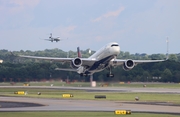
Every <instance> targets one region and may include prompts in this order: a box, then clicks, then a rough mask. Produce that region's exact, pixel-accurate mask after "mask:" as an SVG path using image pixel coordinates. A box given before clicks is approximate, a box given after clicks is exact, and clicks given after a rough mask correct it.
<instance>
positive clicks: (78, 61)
mask: <svg viewBox="0 0 180 117" xmlns="http://www.w3.org/2000/svg"><path fill="white" fill-rule="evenodd" d="M81 65H82V60H81V59H80V58H75V59H73V60H72V62H71V67H73V68H79V67H80V66H81Z"/></svg>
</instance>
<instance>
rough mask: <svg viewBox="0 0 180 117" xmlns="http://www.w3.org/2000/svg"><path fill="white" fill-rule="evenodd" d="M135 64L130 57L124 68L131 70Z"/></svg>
mask: <svg viewBox="0 0 180 117" xmlns="http://www.w3.org/2000/svg"><path fill="white" fill-rule="evenodd" d="M134 66H135V63H134V61H133V60H131V59H129V60H127V61H125V62H124V64H123V69H124V70H126V71H128V70H131V69H132V68H133V67H134Z"/></svg>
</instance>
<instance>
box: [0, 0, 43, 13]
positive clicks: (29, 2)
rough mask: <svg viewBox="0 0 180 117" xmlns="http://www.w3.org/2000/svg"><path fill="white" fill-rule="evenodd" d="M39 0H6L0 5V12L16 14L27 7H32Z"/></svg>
mask: <svg viewBox="0 0 180 117" xmlns="http://www.w3.org/2000/svg"><path fill="white" fill-rule="evenodd" d="M39 2H40V0H6V1H3V2H2V3H1V5H0V12H5V13H6V14H7V13H10V14H16V13H19V12H21V11H23V10H24V9H27V8H34V7H35V6H36V5H38V3H39Z"/></svg>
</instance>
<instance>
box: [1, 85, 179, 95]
mask: <svg viewBox="0 0 180 117" xmlns="http://www.w3.org/2000/svg"><path fill="white" fill-rule="evenodd" d="M0 88H39V89H57V90H85V91H89V92H99V91H100V92H140V93H176V94H180V89H179V88H144V87H142V88H134V87H63V86H53V87H51V86H29V87H27V86H0Z"/></svg>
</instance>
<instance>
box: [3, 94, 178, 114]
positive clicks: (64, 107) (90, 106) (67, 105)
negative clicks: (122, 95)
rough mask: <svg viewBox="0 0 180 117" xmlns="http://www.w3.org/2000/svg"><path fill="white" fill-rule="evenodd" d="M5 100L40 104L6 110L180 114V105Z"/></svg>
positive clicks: (7, 100)
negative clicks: (129, 111)
mask: <svg viewBox="0 0 180 117" xmlns="http://www.w3.org/2000/svg"><path fill="white" fill-rule="evenodd" d="M0 100H1V101H4V102H11V101H13V102H26V103H36V104H39V106H32V107H16V108H0V111H4V112H9V111H10V112H14V111H15V112H16V111H18V112H19V111H26V112H27V111H115V110H131V111H132V112H149V113H169V114H180V111H179V110H180V106H167V105H166V106H164V105H148V104H138V103H137V104H135V103H131V102H128V103H126V102H121V101H105V100H70V99H40V98H24V97H0Z"/></svg>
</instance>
